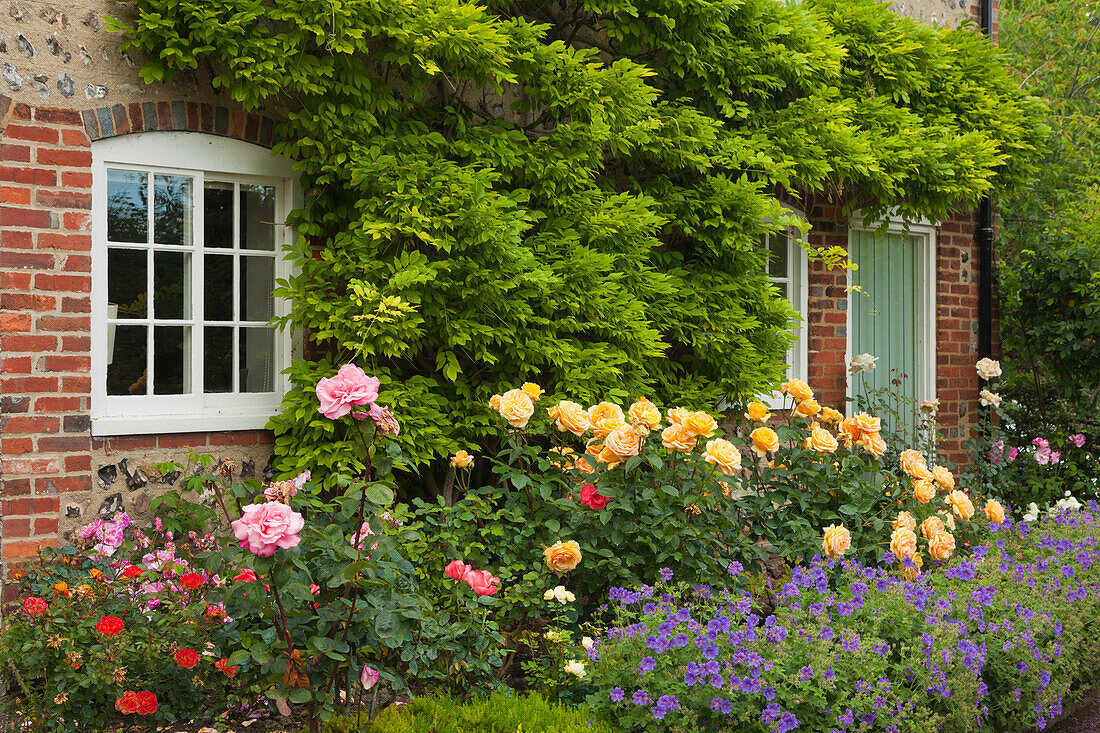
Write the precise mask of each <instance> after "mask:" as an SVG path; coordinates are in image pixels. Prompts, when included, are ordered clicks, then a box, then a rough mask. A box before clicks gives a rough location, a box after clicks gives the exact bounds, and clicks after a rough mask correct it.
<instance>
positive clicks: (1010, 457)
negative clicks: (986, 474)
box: [1008, 448, 1020, 463]
mask: <svg viewBox="0 0 1100 733" xmlns="http://www.w3.org/2000/svg"><path fill="white" fill-rule="evenodd" d="M1018 455H1020V451H1018V450H1016V449H1015V448H1009V449H1008V462H1009V463H1012V462H1013V461H1015V460H1016V456H1018Z"/></svg>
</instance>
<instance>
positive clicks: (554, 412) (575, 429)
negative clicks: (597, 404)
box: [546, 400, 589, 436]
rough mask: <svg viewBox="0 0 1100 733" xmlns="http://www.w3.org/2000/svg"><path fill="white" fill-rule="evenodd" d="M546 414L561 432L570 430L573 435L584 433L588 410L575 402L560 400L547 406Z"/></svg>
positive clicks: (586, 425) (586, 428)
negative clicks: (551, 405) (549, 406)
mask: <svg viewBox="0 0 1100 733" xmlns="http://www.w3.org/2000/svg"><path fill="white" fill-rule="evenodd" d="M546 414H547V415H549V416H550V419H551V420H553V421H554V424H555V425H556V426H557V428H558V430H560V431H562V432H563V433H564V432H570V433H573V435H576V436H581V435H584V431H586V430H588V427H589V421H588V410H586V409H584V408H583V407H581V406H580V405H578V404H577V403H576V402H570V401H569V400H562V401H561V402H559V403H558V404H556V405H554V406H553V407H551V408H549V409H548V410H547V411H546Z"/></svg>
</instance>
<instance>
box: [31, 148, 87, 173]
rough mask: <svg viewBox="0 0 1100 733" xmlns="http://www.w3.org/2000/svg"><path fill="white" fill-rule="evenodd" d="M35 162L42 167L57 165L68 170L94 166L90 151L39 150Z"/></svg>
mask: <svg viewBox="0 0 1100 733" xmlns="http://www.w3.org/2000/svg"><path fill="white" fill-rule="evenodd" d="M35 160H36V161H38V162H39V163H41V164H42V165H56V166H63V167H66V168H88V167H90V166H91V165H92V153H91V151H90V150H51V149H49V148H39V149H38V154H37V155H36V156H35Z"/></svg>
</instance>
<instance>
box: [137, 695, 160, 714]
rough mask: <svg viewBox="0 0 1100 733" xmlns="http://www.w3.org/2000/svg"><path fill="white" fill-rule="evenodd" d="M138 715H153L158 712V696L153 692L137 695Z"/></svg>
mask: <svg viewBox="0 0 1100 733" xmlns="http://www.w3.org/2000/svg"><path fill="white" fill-rule="evenodd" d="M137 701H138V709H137V714H138V715H152V714H153V713H155V712H156V711H157V696H156V695H154V694H153V693H151V692H139V693H138V694H137Z"/></svg>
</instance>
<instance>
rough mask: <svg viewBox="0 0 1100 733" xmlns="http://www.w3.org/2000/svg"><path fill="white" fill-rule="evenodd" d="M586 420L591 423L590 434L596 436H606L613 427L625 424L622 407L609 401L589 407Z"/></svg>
mask: <svg viewBox="0 0 1100 733" xmlns="http://www.w3.org/2000/svg"><path fill="white" fill-rule="evenodd" d="M588 420H589V422H590V423H591V425H592V434H593V435H595V436H596V437H597V438H606V437H607V436H608V435H610V434H611V431H612V430H614V429H615V428H617V427H619V426H620V425H626V417H625V416H624V415H623V408H621V407H619V406H618V405H614V404H612V403H610V402H601V403H600V404H598V405H594V406H592V407H589V408H588Z"/></svg>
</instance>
